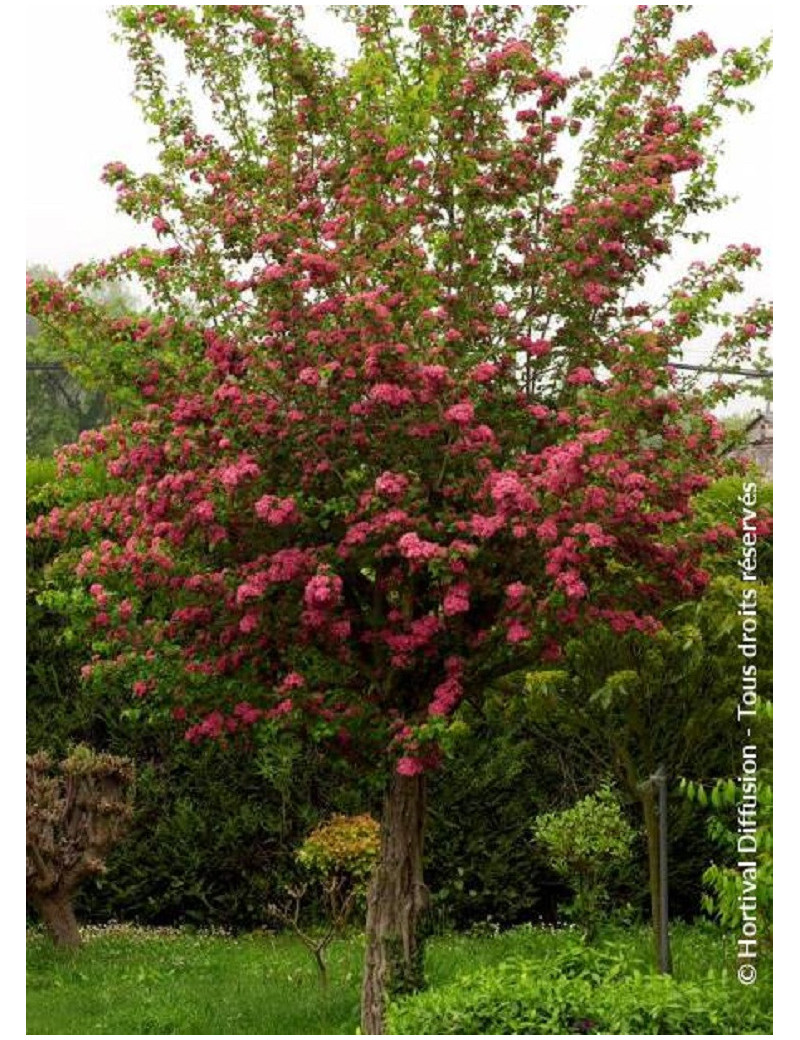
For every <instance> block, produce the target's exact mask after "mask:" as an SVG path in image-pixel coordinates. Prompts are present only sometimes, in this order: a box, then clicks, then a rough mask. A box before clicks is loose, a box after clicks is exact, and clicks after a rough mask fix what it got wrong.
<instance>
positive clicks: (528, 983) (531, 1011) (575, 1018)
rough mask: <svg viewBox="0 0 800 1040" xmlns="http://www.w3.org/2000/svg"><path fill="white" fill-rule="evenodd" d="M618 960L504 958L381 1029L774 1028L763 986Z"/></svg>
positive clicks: (398, 1006) (576, 952)
mask: <svg viewBox="0 0 800 1040" xmlns="http://www.w3.org/2000/svg"><path fill="white" fill-rule="evenodd" d="M623 963H624V962H623V960H622V958H621V957H620V958H616V957H614V956H613V954H611V953H605V954H601V953H598V952H597V951H594V950H592V949H583V950H580V949H579V948H577V947H576V948H575V949H571V950H568V951H567V953H566V954H565V956H564V957H557V958H555V959H554V960H552V961H548V962H546V963H544V964H540V963H536V962H531V961H527V962H522V961H507V962H505V963H504V964H501V965H499V966H498V967H497V968H495V969H494V970H492V971H489V972H483V973H482V974H481V975H475V976H470V977H467V978H462V979H459V980H457V981H456V982H454V983H452V984H451V985H449V986H446V987H443V988H441V989H438V990H433V991H429V992H427V993H422V994H418V995H415V996H411V997H406V998H405V999H403V1000H401V1001H398V1002H396V1003H395V1004H393V1005H392V1006H391V1008H390V1011H389V1019H388V1021H389V1030H388V1031H389V1032H390V1033H393V1034H396V1035H408V1034H412V1035H413V1034H423V1035H432V1034H439V1035H447V1034H451V1035H452V1034H468V1033H481V1034H489V1035H493V1034H494V1035H497V1034H534V1035H536V1034H539V1035H551V1036H557V1035H568V1034H570V1033H592V1034H608V1035H634V1036H635V1035H644V1036H647V1035H650V1034H669V1035H679V1034H687V1035H717V1034H723V1035H724V1034H732V1035H737V1034H743V1033H765V1034H770V1033H771V1032H772V1020H771V1010H770V1005H769V994H768V993H765V991H764V990H763V989H757V988H756V987H754V988H753V989H752V990H745V989H744V988H743V987H741V986H738V984H737V983H735V982H728V981H727V979H726V978H720V977H719V976H718V975H717V976H715V975H711V974H710V975H709V976H708V978H707V979H705V980H703V981H702V982H679V981H676V980H675V979H674V978H672V977H671V976H668V975H667V976H664V975H643V974H641V973H640V972H639V971H638V969H637V970H636V971H635V972H634V973H633V974H628V975H627V976H625V975H622V974H621V973H622V971H624V970H625V969H624V967H623ZM606 969H610V973H608V974H606V973H605V972H606ZM627 970H628V971H630V968H628V969H627ZM734 986H736V990H735V992H734V989H733V987H734Z"/></svg>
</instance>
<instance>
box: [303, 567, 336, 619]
mask: <svg viewBox="0 0 800 1040" xmlns="http://www.w3.org/2000/svg"><path fill="white" fill-rule="evenodd" d="M341 598H342V579H341V578H340V577H339V575H338V574H315V575H314V577H313V578H311V579H310V580H309V581H308V583H307V584H306V587H305V589H304V591H303V602H304V603H305V605H306V606H307V607H308V608H309V609H310V610H315V611H325V610H331V609H332V608H333V607H335V606H336V605H337V604H338V603H339V602H340V601H341Z"/></svg>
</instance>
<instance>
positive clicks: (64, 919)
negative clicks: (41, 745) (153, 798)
mask: <svg viewBox="0 0 800 1040" xmlns="http://www.w3.org/2000/svg"><path fill="white" fill-rule="evenodd" d="M133 775H134V774H133V765H132V763H131V762H130V761H129V760H128V759H125V758H118V757H116V756H114V755H106V754H97V753H96V752H94V751H92V750H91V749H90V748H88V747H85V746H79V747H77V748H75V749H74V750H73V751H72V752H71V753H70V754H69V755H68V756H67V757H66V758H65V759H64V760H63V761H62V762H61V763H59V764H58V766H56V765H55V764H54V763H53V760H52V759H51V757H50V756H49V755H48V754H46V753H45V752H43V751H40V752H38V753H37V754H35V755H29V756H28V760H27V805H26V809H27V812H26V849H27V864H26V867H27V897H28V900H29V901H30V902H31V903H32V904H33V905H34V907H35V908H36V910H37V911H38V913H39V915H40V916H41V919H42V922H43V923H44V925H45V927H46V928H47V931H48V932H49V934H50V936H51V938H52V939H53V942H54V943H55V944H56V945H57V946H66V947H76V946H78V945H80V934H79V932H78V925H77V921H76V919H75V911H74V909H73V906H72V901H73V898H74V896H75V892H76V891H77V889H78V886H79V885H80V884H81V883H82V882H83V881H85V880H86V878H88V877H92V876H93V875H95V874H100V873H102V872H103V871H104V870H105V862H104V861H105V858H106V855H107V853H108V851H109V850H110V849H111V848H112V846H113V845H115V844H116V843H117V841H118V840H119V838H120V837H121V836H122V834H123V832H124V831H125V828H126V827H127V825H128V821H129V820H130V818H131V813H132V805H131V803H132V783H133Z"/></svg>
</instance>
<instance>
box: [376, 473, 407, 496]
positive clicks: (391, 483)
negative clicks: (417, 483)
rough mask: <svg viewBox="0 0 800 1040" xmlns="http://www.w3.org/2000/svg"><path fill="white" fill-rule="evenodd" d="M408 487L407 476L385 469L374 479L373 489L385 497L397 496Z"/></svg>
mask: <svg viewBox="0 0 800 1040" xmlns="http://www.w3.org/2000/svg"><path fill="white" fill-rule="evenodd" d="M407 488H408V477H405V476H403V474H402V473H392V472H390V471H389V470H386V472H385V473H381V475H380V476H379V477H378V478H377V479H376V481H375V490H376V491H377V492H378V494H379V495H385V496H386V497H387V498H397V497H399V496H400V495H402V494H403V493H404V491H405V490H406V489H407Z"/></svg>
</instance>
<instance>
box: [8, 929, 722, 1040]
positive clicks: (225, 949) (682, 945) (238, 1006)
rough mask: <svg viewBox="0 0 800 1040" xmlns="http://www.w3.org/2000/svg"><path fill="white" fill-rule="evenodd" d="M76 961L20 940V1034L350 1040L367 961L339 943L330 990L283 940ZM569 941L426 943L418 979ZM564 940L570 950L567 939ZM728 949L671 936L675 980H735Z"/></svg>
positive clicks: (91, 937)
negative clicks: (23, 987)
mask: <svg viewBox="0 0 800 1040" xmlns="http://www.w3.org/2000/svg"><path fill="white" fill-rule="evenodd" d="M84 934H85V942H84V945H83V947H82V948H81V949H80V950H78V951H77V952H74V953H71V952H63V951H56V950H54V949H53V947H52V946H51V945H50V943H49V941H48V940H47V939H46V938H45V937H44V935H42V934H41V933H39V932H31V933H30V934H29V937H28V1025H27V1032H28V1034H54V1033H67V1034H69V1033H88V1034H103V1033H119V1034H126V1033H128V1034H133V1035H136V1034H156V1033H163V1034H181V1033H184V1034H191V1033H194V1034H215V1033H216V1034H225V1033H234V1034H237V1033H243V1034H244V1033H251V1034H259V1033H260V1034H280V1033H284V1034H287V1033H288V1034H303V1033H317V1034H329V1035H332V1034H337V1033H345V1034H351V1035H352V1034H354V1033H355V1032H356V1030H357V1028H358V1022H359V990H360V979H361V967H362V961H363V940H362V939H361V938H360V937H354V938H350V939H343V940H339V941H337V942H335V943H334V944H333V945H332V946H331V948H330V952H329V984H328V986H327V988H326V989H323V988H322V987H321V986H320V983H319V980H318V977H317V972H316V968H315V966H314V964H313V962H312V960H311V958H310V957H309V954H308V953H307V951H306V950H305V949H304V948H303V946H302V945H301V944H300V942H299V941H298V940H297V939H295V938H294V937H293V936H289V935H277V936H276V935H270V934H267V933H264V934H254V935H245V936H228V935H219V934H205V933H191V932H186V931H173V930H156V929H141V928H135V927H129V926H115V927H111V928H107V929H87V930H86V931H85V933H84ZM565 935H566V933H562V932H558V931H554V930H552V929H547V928H522V929H516V930H514V931H510V932H505V933H502V934H500V935H497V936H492V935H489V936H480V937H478V936H464V935H449V936H442V937H436V938H433V939H431V940H430V942H429V944H428V949H427V958H426V972H427V977H428V981H429V984H430V985H431V986H439V985H443V984H445V983H447V982H451V981H453V980H454V979H456V978H458V977H459V976H460V975H466V974H470V973H472V972H475V971H476V970H479V969H480V968H481V967H482V966H486V967H489V966H491V965H494V964H497V963H499V962H500V961H502V960H505V959H508V958H510V957H521V956H522V957H526V958H527V957H530V958H531V959H536V958H548V957H552V956H553V955H555V954H556V953H557V952H558V951H559V949H560V948H561V947H562V945H563V942H564V938H565ZM571 938H573V939H574V936H572V937H571ZM605 941H607V942H610V943H613V944H614V945H615V946H616V947H619V946H622V947H624V948H625V950H626V960H627V957H628V956H629V958H630V963H631V970H633V969H634V968H636V967H638V968H639V969H640V970H641V968H645V970H646V964H647V961H648V950H649V935H648V933H647V932H646V930H644V929H626V930H625V931H621V932H616V933H611V934H610V935H609V936H608V938H607V939H606V940H605ZM733 943H734V940H732V939H731V938H726V937H724V936H723V935H721V934H720V933H719V932H716V931H715V930H713V929H708V928H702V927H701V928H689V927H685V926H683V927H681V926H679V927H677V928H676V929H675V933H674V939H673V951H674V956H675V965H676V975H677V977H678V978H686V979H688V978H695V979H704V978H708V977H709V975H710V974H718V973H722V972H727V971H730V970H733V966H734V965H735V961H734V959H735V948H734V945H733Z"/></svg>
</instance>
